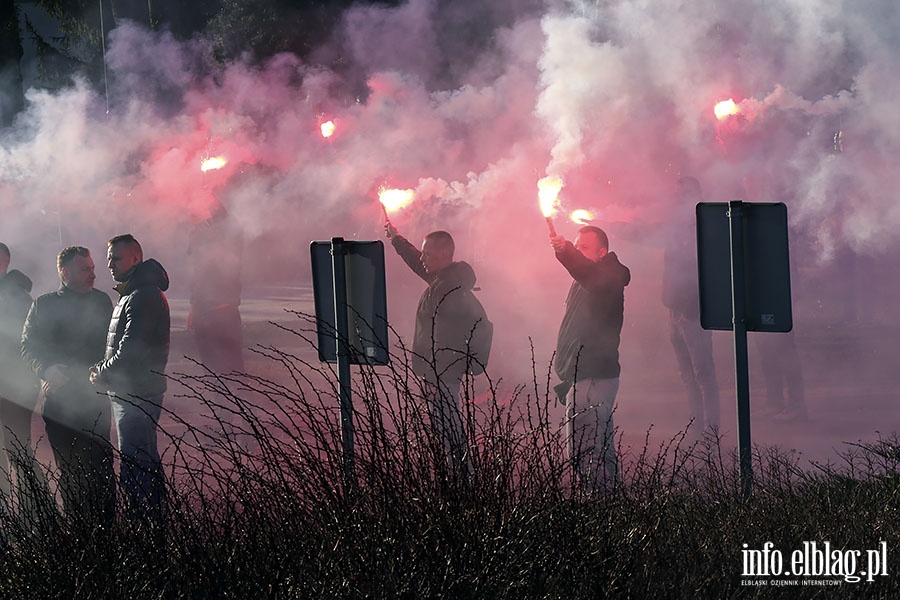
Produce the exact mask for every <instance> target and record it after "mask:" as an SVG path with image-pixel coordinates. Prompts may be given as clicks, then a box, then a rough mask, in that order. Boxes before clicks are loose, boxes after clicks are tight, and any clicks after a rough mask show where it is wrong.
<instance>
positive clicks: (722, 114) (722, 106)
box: [713, 98, 741, 121]
mask: <svg viewBox="0 0 900 600" xmlns="http://www.w3.org/2000/svg"><path fill="white" fill-rule="evenodd" d="M713 112H714V113H715V115H716V118H717V119H718V120H720V121H722V120H724V119H727V118H728V117H730V116H731V115H736V114H738V113H740V112H741V107H740V106H738V105H737V104H735V103H734V100H732V99H731V98H729V99H728V100H722V101H721V102H717V103H716V106H715V107H714V108H713Z"/></svg>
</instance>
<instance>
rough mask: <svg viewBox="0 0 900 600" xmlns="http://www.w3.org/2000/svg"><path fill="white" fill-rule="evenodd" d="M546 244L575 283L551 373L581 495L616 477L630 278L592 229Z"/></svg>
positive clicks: (603, 237)
mask: <svg viewBox="0 0 900 600" xmlns="http://www.w3.org/2000/svg"><path fill="white" fill-rule="evenodd" d="M550 243H551V245H552V246H553V249H554V250H555V251H556V259H557V260H558V261H559V262H560V263H562V265H563V266H564V267H565V268H566V270H567V271H568V272H569V274H570V275H571V276H572V278H573V279H574V281H573V282H572V286H571V287H570V288H569V295H568V298H566V312H565V315H564V316H563V320H562V324H561V325H560V326H559V336H558V338H557V343H556V374H557V375H559V378H560V379H561V380H562V383H561V384H560V386H558V387H557V390H558V391H560V392H561V391H565V394H564V397H565V403H566V438H567V440H568V446H569V456H570V458H571V460H572V463H573V466H574V468H575V474H576V476H577V477H578V479H579V482H580V483H581V485H582V486H583V487H584V489H585V490H587V491H594V490H602V489H604V488H607V487H609V486H610V485H613V484H614V483H615V482H616V481H617V480H618V476H619V473H618V464H617V461H616V449H615V443H614V441H615V440H614V434H615V429H614V426H613V404H614V403H615V400H616V393H617V392H618V390H619V371H620V366H619V336H620V334H621V332H622V322H623V319H624V308H625V286H627V285H628V283H629V282H630V281H631V272H630V271H629V270H628V268H627V267H625V266H624V265H622V263H620V262H619V259H618V257H616V255H615V254H614V253H612V252H610V251H609V239H608V238H607V236H606V233H605V232H604V231H603V230H602V229H600V228H599V227H594V226H590V225H589V226H586V227H582V228H581V229H579V231H578V236H577V237H576V238H575V244H574V245H573V244H572V243H571V242H569V241H567V240H566V239H565V238H564V237H562V236H554V237H551V238H550ZM560 395H561V396H563V394H560ZM601 461H602V467H601Z"/></svg>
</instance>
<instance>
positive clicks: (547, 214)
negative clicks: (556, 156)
mask: <svg viewBox="0 0 900 600" xmlns="http://www.w3.org/2000/svg"><path fill="white" fill-rule="evenodd" d="M537 185H538V202H539V203H540V207H541V214H543V215H544V218H545V219H547V229H549V230H550V236H551V237H556V228H555V227H553V219H552V218H551V217H552V216H553V213H554V212H556V206H557V204H558V200H557V198H558V197H559V192H560V190H561V189H562V187H563V180H562V178H561V177H558V176H556V175H548V176H546V177H542V178H541V179H540V180H538V184H537Z"/></svg>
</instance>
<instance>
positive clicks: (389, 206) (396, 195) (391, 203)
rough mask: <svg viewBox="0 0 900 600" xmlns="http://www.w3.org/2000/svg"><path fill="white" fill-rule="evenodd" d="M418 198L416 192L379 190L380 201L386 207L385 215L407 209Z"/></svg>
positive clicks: (391, 189) (393, 189) (389, 189)
mask: <svg viewBox="0 0 900 600" xmlns="http://www.w3.org/2000/svg"><path fill="white" fill-rule="evenodd" d="M415 198H416V192H415V191H414V190H399V189H396V188H384V187H382V188H378V201H379V202H381V206H383V207H384V211H385V214H387V213H389V212H396V211H398V210H400V209H401V208H406V207H407V206H409V205H410V204H412V201H413V200H415Z"/></svg>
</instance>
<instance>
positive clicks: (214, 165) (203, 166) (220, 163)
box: [200, 156, 228, 173]
mask: <svg viewBox="0 0 900 600" xmlns="http://www.w3.org/2000/svg"><path fill="white" fill-rule="evenodd" d="M227 164H228V159H227V158H225V157H224V156H212V157H210V158H207V159H206V160H204V161H203V162H202V163H200V170H201V171H203V172H204V173H206V172H207V171H215V170H217V169H221V168H222V167H224V166H225V165H227Z"/></svg>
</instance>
